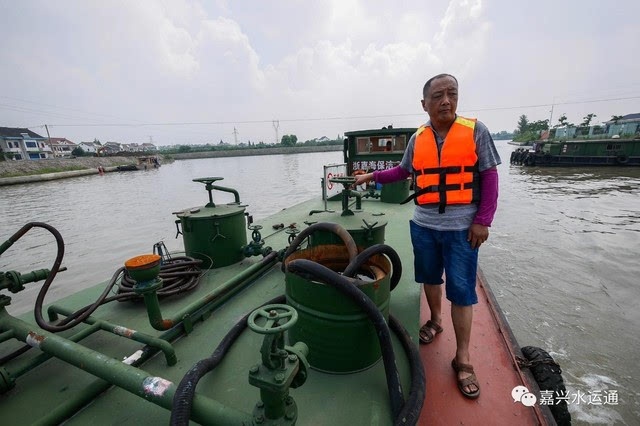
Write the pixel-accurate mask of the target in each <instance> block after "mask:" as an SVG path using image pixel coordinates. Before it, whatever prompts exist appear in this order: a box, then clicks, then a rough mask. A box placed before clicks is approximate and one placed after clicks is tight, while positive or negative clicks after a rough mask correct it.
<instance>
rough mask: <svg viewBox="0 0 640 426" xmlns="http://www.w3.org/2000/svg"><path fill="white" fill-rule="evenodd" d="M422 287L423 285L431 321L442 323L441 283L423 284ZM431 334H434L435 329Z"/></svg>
mask: <svg viewBox="0 0 640 426" xmlns="http://www.w3.org/2000/svg"><path fill="white" fill-rule="evenodd" d="M422 287H424V294H425V296H427V303H428V304H429V311H430V313H431V321H433V322H435V323H436V324H439V325H440V324H442V284H441V285H430V284H424V285H423V286H422ZM432 330H433V329H432ZM433 335H434V336H435V330H434V331H433Z"/></svg>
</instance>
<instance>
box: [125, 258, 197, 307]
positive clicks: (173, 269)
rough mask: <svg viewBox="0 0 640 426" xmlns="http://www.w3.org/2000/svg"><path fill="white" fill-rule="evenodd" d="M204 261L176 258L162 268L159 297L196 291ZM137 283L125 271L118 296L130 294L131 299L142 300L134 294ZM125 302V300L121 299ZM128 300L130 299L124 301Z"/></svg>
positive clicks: (165, 263)
mask: <svg viewBox="0 0 640 426" xmlns="http://www.w3.org/2000/svg"><path fill="white" fill-rule="evenodd" d="M201 263H202V260H199V259H194V258H193V257H189V256H180V257H174V258H172V259H171V260H169V261H167V262H164V263H163V264H162V266H160V274H159V275H158V276H159V277H160V278H162V288H161V289H160V290H158V291H157V293H158V296H159V297H166V296H173V295H174V294H179V293H183V292H186V291H190V290H193V289H195V288H196V287H197V286H198V284H199V283H200V276H201V275H202V271H201V269H200V268H199V267H198V265H200V264H201ZM135 285H136V282H135V281H134V280H133V279H132V278H131V277H130V276H129V273H128V272H127V271H126V270H124V275H123V276H122V280H120V284H119V286H118V294H123V293H128V294H129V295H130V296H131V297H130V299H140V300H141V299H142V296H140V295H137V294H136V293H134V292H133V287H134V286H135ZM119 300H123V299H119ZM124 300H128V299H124Z"/></svg>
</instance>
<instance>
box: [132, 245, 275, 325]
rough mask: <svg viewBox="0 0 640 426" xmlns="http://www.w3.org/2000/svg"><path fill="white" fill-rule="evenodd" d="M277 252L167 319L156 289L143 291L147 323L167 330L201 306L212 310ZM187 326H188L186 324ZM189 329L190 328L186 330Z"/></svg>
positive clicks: (270, 262)
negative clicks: (147, 317)
mask: <svg viewBox="0 0 640 426" xmlns="http://www.w3.org/2000/svg"><path fill="white" fill-rule="evenodd" d="M277 257H278V254H277V252H275V251H274V252H271V253H269V254H268V255H267V256H266V257H265V258H264V259H262V260H261V261H260V262H258V263H256V264H255V265H252V266H250V267H248V268H247V269H245V270H244V271H242V272H241V273H240V274H238V275H236V276H234V277H233V278H231V279H229V280H227V281H226V282H224V283H223V284H221V285H220V286H219V287H217V288H216V289H214V290H213V291H212V292H210V293H208V294H207V295H205V296H204V297H202V298H200V299H199V300H196V301H195V302H193V303H191V304H189V305H187V306H186V307H184V308H183V309H181V310H180V311H178V312H177V313H176V314H174V315H173V316H171V317H170V318H169V319H165V318H163V316H162V311H161V309H160V302H159V301H158V295H157V293H156V291H149V292H147V293H144V294H143V296H144V304H145V306H146V307H147V314H148V316H149V323H150V324H151V326H152V327H153V328H155V329H156V330H168V329H170V328H171V327H173V326H175V325H176V324H178V323H180V322H183V323H184V321H185V319H189V320H190V319H191V318H190V317H191V316H192V315H193V313H194V312H196V311H198V310H199V309H201V308H203V307H205V306H206V307H208V308H209V309H208V310H212V309H213V308H214V307H216V306H217V305H218V304H219V303H222V301H224V300H226V298H225V299H224V300H221V298H222V297H223V296H226V295H229V296H231V295H233V294H235V293H236V292H238V291H239V290H241V289H242V288H244V287H245V285H246V284H248V283H249V282H251V280H252V279H253V278H254V277H255V276H257V275H260V274H262V273H263V272H264V271H266V270H267V269H269V268H271V267H272V266H273V265H274V264H275V263H276V262H277V260H278V259H277ZM187 327H189V326H187ZM188 331H190V330H188Z"/></svg>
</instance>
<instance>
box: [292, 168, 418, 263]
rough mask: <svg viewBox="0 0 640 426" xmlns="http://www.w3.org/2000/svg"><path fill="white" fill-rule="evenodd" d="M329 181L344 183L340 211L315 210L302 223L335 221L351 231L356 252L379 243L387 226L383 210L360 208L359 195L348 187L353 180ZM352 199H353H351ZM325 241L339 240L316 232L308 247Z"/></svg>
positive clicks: (347, 178)
mask: <svg viewBox="0 0 640 426" xmlns="http://www.w3.org/2000/svg"><path fill="white" fill-rule="evenodd" d="M331 182H333V183H336V184H341V185H344V189H343V191H342V194H341V198H342V211H341V212H340V211H336V212H333V211H327V210H319V211H318V210H315V211H312V212H310V217H309V219H307V220H306V221H305V222H304V223H305V224H306V225H313V224H314V223H317V222H333V223H337V224H338V225H340V226H342V227H343V228H344V229H346V230H347V231H348V232H349V234H351V237H353V240H354V241H355V243H356V245H357V246H358V250H359V251H362V250H364V249H365V248H367V247H370V246H372V245H374V244H383V243H384V230H385V227H386V226H387V220H386V219H385V215H384V213H370V212H366V211H363V210H362V208H361V207H362V199H361V197H362V194H360V193H358V192H356V191H352V190H351V189H350V186H351V185H352V184H353V183H354V182H355V179H354V178H352V177H348V176H347V177H340V178H332V179H331ZM407 196H408V194H407ZM354 198H355V201H351V200H352V199H354ZM405 198H406V197H405ZM353 207H355V208H353ZM326 244H342V240H341V239H340V238H339V237H338V236H337V235H335V234H333V233H331V232H327V231H317V232H314V233H313V234H312V235H311V236H310V237H309V245H310V246H319V245H326Z"/></svg>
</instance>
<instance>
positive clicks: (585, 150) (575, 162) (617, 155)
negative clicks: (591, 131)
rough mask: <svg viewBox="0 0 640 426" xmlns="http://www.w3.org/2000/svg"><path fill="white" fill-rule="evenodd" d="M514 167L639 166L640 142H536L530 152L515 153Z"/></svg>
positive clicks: (521, 150) (617, 140)
mask: <svg viewBox="0 0 640 426" xmlns="http://www.w3.org/2000/svg"><path fill="white" fill-rule="evenodd" d="M521 148H524V147H521ZM511 164H519V165H525V166H565V167H570V166H640V138H639V139H615V138H612V139H598V140H579V141H576V140H573V141H536V142H534V143H533V146H532V147H531V149H529V150H524V149H517V150H515V151H513V152H512V153H511Z"/></svg>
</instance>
